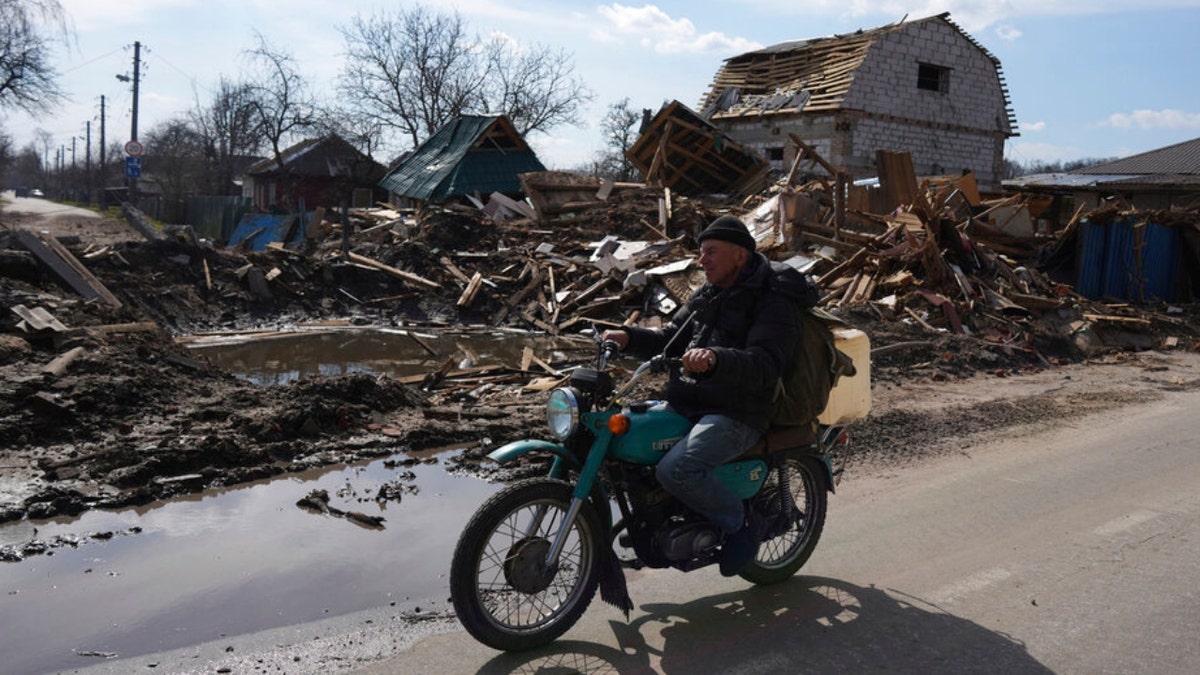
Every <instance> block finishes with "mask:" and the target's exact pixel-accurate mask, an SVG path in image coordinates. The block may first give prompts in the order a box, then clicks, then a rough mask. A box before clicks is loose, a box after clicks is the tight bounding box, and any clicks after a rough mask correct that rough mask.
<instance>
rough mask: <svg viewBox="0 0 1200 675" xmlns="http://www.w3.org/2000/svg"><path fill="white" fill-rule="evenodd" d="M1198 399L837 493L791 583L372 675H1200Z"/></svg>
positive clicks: (709, 581) (605, 611)
mask: <svg viewBox="0 0 1200 675" xmlns="http://www.w3.org/2000/svg"><path fill="white" fill-rule="evenodd" d="M1197 406H1200V393H1197V392H1195V391H1192V392H1178V393H1174V394H1172V395H1171V396H1169V397H1168V398H1167V399H1164V400H1162V401H1159V402H1156V403H1153V404H1150V405H1147V406H1140V407H1134V408H1128V409H1125V410H1123V411H1121V412H1120V413H1118V414H1110V415H1108V416H1106V417H1100V418H1095V417H1093V418H1091V419H1088V420H1086V421H1081V422H1075V423H1071V424H1069V425H1067V426H1064V427H1060V428H1058V429H1057V430H1055V431H1053V432H1051V433H1043V434H1037V435H1034V436H1028V437H1025V438H1017V439H1009V440H1004V441H1000V442H996V443H994V444H992V445H989V446H986V447H978V448H972V449H971V450H970V451H969V453H964V454H962V455H959V456H954V457H949V458H945V459H941V460H936V461H933V462H930V463H927V464H925V465H923V466H917V467H911V468H907V469H903V470H897V471H894V472H892V473H891V474H890V475H886V476H881V477H879V478H875V479H871V480H861V481H856V482H853V483H849V482H848V483H846V484H845V485H844V486H843V488H842V489H840V490H839V491H838V494H837V495H836V496H835V497H834V498H833V500H832V503H831V507H830V515H829V520H828V523H827V525H826V530H825V531H826V536H825V538H824V539H823V541H822V542H821V544H820V546H819V547H818V549H817V552H816V554H815V555H814V557H813V559H812V561H811V562H810V563H809V565H808V566H807V567H806V568H805V569H804V570H802V572H803V574H802V575H801V576H798V577H796V578H795V579H793V581H792V582H791V583H787V584H784V585H781V586H778V587H773V588H752V587H749V586H748V585H747V584H745V583H744V582H742V581H740V580H730V579H724V578H722V577H720V576H719V575H718V574H717V573H716V572H715V570H703V571H699V572H696V573H693V574H688V575H684V574H679V573H675V572H664V571H655V572H650V573H642V574H639V575H638V576H636V577H634V578H633V579H632V584H631V592H632V594H633V598H634V602H635V603H636V604H637V607H636V609H635V611H634V613H633V614H632V616H631V621H630V622H629V623H626V622H625V621H624V620H623V619H622V618H621V616H620V614H619V613H618V612H617V611H615V610H613V609H611V608H609V607H607V606H604V605H602V604H599V603H597V604H595V605H593V607H592V608H591V609H590V610H589V612H588V614H587V615H586V616H585V619H584V621H583V622H581V624H580V625H578V626H577V627H576V628H575V629H573V630H572V631H570V632H568V633H567V635H566V636H565V639H564V640H562V641H560V643H558V644H557V645H555V646H553V647H549V648H546V649H544V650H542V651H539V652H536V653H531V654H518V655H499V654H497V653H496V652H494V651H491V650H489V649H486V648H484V647H481V646H480V645H478V644H476V643H475V642H474V641H472V640H471V639H470V638H469V637H468V636H466V635H465V634H464V633H450V634H444V635H438V636H434V637H429V638H426V639H424V640H422V641H420V642H418V643H417V644H416V645H415V646H413V647H412V648H410V649H409V650H408V651H406V652H405V653H403V654H401V655H399V656H398V657H396V658H393V659H390V660H388V661H386V662H383V663H380V664H378V665H377V666H374V667H371V668H366V669H363V670H361V671H360V672H364V673H380V674H382V673H434V672H436V673H514V672H519V673H525V672H529V673H532V672H576V671H578V672H588V673H637V672H655V673H688V674H692V673H784V672H788V673H801V672H809V673H839V672H845V673H865V672H882V671H888V672H904V673H917V672H920V673H937V672H941V673H968V672H987V673H996V672H1004V673H1038V672H1055V673H1133V672H1137V673H1185V672H1200V641H1198V640H1197V639H1196V627H1197V626H1200V602H1198V600H1200V597H1198V596H1200V591H1197V588H1200V566H1197V564H1196V560H1198V559H1200V453H1198V452H1197V443H1196V441H1195V438H1196V435H1197V431H1198V430H1200V421H1197V418H1196V417H1195V416H1194V415H1195V413H1194V411H1195V410H1197Z"/></svg>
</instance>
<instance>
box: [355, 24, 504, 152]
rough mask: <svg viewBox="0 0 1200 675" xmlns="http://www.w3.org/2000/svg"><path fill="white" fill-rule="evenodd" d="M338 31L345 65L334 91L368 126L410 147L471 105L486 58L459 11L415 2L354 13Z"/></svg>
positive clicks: (478, 86) (479, 84)
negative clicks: (440, 10) (433, 8)
mask: <svg viewBox="0 0 1200 675" xmlns="http://www.w3.org/2000/svg"><path fill="white" fill-rule="evenodd" d="M339 30H340V31H341V33H342V37H343V38H344V39H345V42H346V54H345V56H346V62H345V65H344V66H343V68H342V74H341V76H340V78H339V80H338V90H339V91H340V92H341V93H342V94H343V95H344V96H345V98H346V100H347V101H349V102H350V104H349V106H348V107H349V109H350V111H351V112H352V113H353V114H354V115H355V116H357V117H359V118H361V119H362V120H364V121H365V122H366V123H367V124H370V123H374V124H376V125H378V126H379V127H380V128H381V129H384V130H390V131H392V132H395V133H398V134H400V135H402V136H403V137H405V138H406V139H407V142H408V143H409V145H410V147H415V146H416V145H417V144H419V143H420V142H421V141H422V140H424V139H425V138H427V137H428V136H429V135H430V134H432V133H433V132H434V131H436V130H437V129H438V127H440V126H441V125H442V124H444V123H445V122H446V121H447V120H448V119H450V118H452V117H454V116H455V115H458V114H460V113H461V112H462V111H464V110H466V109H469V108H471V107H472V105H473V103H474V101H473V100H472V97H473V96H474V92H477V91H478V90H479V88H480V86H481V83H480V81H479V78H480V76H481V75H482V74H483V71H484V70H485V66H486V63H485V62H484V61H483V60H482V59H481V58H480V55H479V53H478V51H477V50H476V49H475V48H474V47H475V40H474V39H472V38H471V37H470V36H469V35H467V32H466V25H465V24H464V22H463V20H462V17H461V16H460V15H459V14H457V13H455V14H453V15H445V14H431V13H429V12H427V11H426V10H425V9H424V8H422V7H420V6H417V7H415V8H413V9H411V10H397V11H395V12H392V13H388V12H383V11H381V12H377V13H375V14H373V15H371V16H369V17H366V18H364V17H363V16H362V15H358V16H356V17H354V19H352V20H351V22H350V24H349V25H348V26H343V27H340V28H339Z"/></svg>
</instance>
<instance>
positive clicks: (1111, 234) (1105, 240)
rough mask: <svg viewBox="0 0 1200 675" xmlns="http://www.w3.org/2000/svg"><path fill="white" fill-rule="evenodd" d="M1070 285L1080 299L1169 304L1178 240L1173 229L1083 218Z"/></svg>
mask: <svg viewBox="0 0 1200 675" xmlns="http://www.w3.org/2000/svg"><path fill="white" fill-rule="evenodd" d="M1081 224H1082V229H1081V242H1080V247H1079V258H1078V260H1079V265H1078V267H1079V269H1078V273H1077V278H1076V283H1075V289H1076V290H1077V291H1079V293H1080V294H1082V295H1083V296H1084V297H1087V298H1091V299H1093V300H1095V299H1101V298H1112V299H1117V300H1126V301H1131V302H1155V301H1165V302H1170V301H1173V300H1174V299H1175V296H1176V286H1177V281H1178V279H1179V266H1180V264H1181V263H1180V260H1181V259H1180V256H1181V250H1180V238H1179V232H1178V231H1177V230H1176V229H1175V228H1174V227H1167V226H1164V225H1159V224H1157V223H1141V222H1137V221H1136V220H1135V219H1134V218H1132V217H1131V218H1125V219H1122V220H1118V221H1115V222H1112V223H1103V224H1100V223H1089V222H1086V221H1085V222H1083V223H1081Z"/></svg>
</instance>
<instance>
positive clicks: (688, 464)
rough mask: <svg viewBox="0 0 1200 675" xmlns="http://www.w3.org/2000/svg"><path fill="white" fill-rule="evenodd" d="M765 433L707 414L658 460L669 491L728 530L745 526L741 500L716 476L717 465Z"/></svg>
mask: <svg viewBox="0 0 1200 675" xmlns="http://www.w3.org/2000/svg"><path fill="white" fill-rule="evenodd" d="M761 436H762V432H760V431H757V430H756V429H754V428H753V427H749V426H746V425H745V424H742V423H741V422H739V421H737V420H735V419H733V418H732V417H726V416H725V415H705V416H704V417H701V418H700V421H699V422H697V423H696V425H695V426H693V427H692V430H691V431H690V432H688V435H687V436H684V437H683V438H682V439H680V440H679V442H677V443H676V444H675V445H674V446H672V447H671V449H670V450H668V451H667V454H665V455H663V458H662V460H661V461H659V463H658V467H657V468H656V469H655V475H656V476H657V477H658V482H659V483H660V484H662V486H663V488H665V489H666V491H667V492H669V493H671V495H672V496H673V497H675V498H676V499H678V500H679V501H681V502H683V503H684V504H686V505H687V506H688V508H690V509H692V510H693V511H696V512H697V513H699V514H700V515H702V516H704V517H706V518H708V519H709V520H711V521H712V522H714V523H716V524H717V526H719V527H720V528H721V529H722V530H725V532H726V533H733V532H737V531H738V530H740V529H741V528H742V524H743V522H744V520H745V515H746V514H745V513H744V510H743V508H742V500H741V499H740V498H738V496H737V495H735V494H734V493H733V491H732V490H730V489H729V488H727V487H725V485H724V484H723V483H722V482H721V481H720V480H718V479H717V477H716V475H715V474H714V473H713V471H714V470H716V468H717V467H719V466H721V465H722V464H724V463H725V462H728V461H729V460H731V459H733V458H734V457H737V456H738V455H740V454H742V453H743V452H745V451H746V450H748V449H749V448H750V446H752V445H754V444H755V443H756V442H757V441H758V439H759V437H761Z"/></svg>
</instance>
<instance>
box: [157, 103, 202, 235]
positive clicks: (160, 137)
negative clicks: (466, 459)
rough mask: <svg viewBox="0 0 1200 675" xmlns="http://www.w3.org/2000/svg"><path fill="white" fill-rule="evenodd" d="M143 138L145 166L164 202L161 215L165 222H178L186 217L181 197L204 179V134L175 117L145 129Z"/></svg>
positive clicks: (189, 192) (193, 190)
mask: <svg viewBox="0 0 1200 675" xmlns="http://www.w3.org/2000/svg"><path fill="white" fill-rule="evenodd" d="M145 141H146V147H147V148H148V149H149V152H148V153H147V155H146V157H145V159H144V160H143V161H144V162H145V170H146V172H147V174H151V173H152V174H153V176H154V177H155V178H156V179H157V180H158V184H159V187H160V188H161V189H162V193H163V197H164V198H165V200H166V205H167V208H166V212H165V214H164V216H165V218H166V220H168V221H169V222H181V221H182V220H183V219H184V218H185V217H186V209H185V202H184V199H185V198H186V197H187V195H189V194H193V193H195V192H196V190H197V188H198V187H199V186H200V184H201V183H202V182H203V180H204V174H205V164H206V162H205V154H206V149H207V148H206V143H205V138H204V136H203V135H202V134H201V133H200V132H198V131H197V130H196V129H194V128H193V127H192V126H191V125H190V124H189V123H188V120H186V119H184V118H175V119H171V120H168V121H166V122H163V123H161V124H159V125H157V126H155V127H154V128H152V129H151V130H150V131H148V132H146V134H145Z"/></svg>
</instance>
